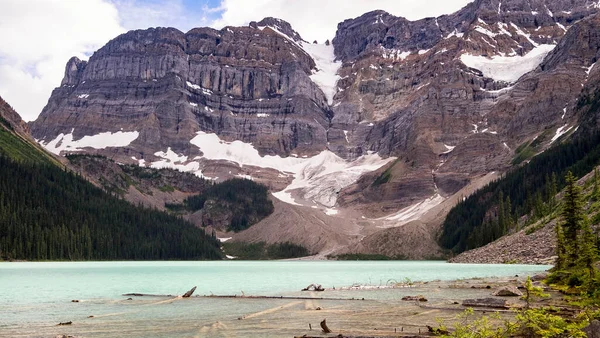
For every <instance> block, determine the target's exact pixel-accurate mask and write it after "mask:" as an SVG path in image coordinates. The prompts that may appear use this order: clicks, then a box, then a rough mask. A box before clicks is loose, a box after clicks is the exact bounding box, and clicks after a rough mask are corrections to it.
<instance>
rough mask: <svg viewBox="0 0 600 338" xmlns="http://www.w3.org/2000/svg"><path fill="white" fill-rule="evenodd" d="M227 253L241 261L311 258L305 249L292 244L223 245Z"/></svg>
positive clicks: (228, 243)
mask: <svg viewBox="0 0 600 338" xmlns="http://www.w3.org/2000/svg"><path fill="white" fill-rule="evenodd" d="M223 249H224V251H225V253H227V254H228V255H230V256H234V257H236V259H240V260H267V259H290V258H299V257H306V256H310V255H311V253H310V252H309V251H308V249H306V248H305V247H303V246H301V245H297V244H293V243H290V242H284V243H275V244H269V245H268V244H266V243H265V242H258V243H243V242H226V243H223Z"/></svg>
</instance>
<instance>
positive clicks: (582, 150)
mask: <svg viewBox="0 0 600 338" xmlns="http://www.w3.org/2000/svg"><path fill="white" fill-rule="evenodd" d="M598 163H600V134H599V133H594V134H590V135H586V137H577V138H575V139H574V140H572V141H570V142H568V143H562V144H557V145H556V146H554V147H552V148H551V149H548V150H547V151H545V152H543V153H541V154H539V155H537V156H535V157H534V158H533V159H532V160H531V161H530V162H529V163H528V164H526V165H524V166H522V167H520V168H517V169H515V170H513V171H511V172H509V173H507V174H506V175H505V176H504V177H502V178H500V179H499V180H496V181H494V182H491V183H490V184H488V185H487V186H485V187H484V188H482V189H480V190H478V191H477V192H476V193H474V194H473V195H471V196H470V197H469V198H467V199H465V200H464V201H461V202H460V203H459V204H458V205H456V206H455V207H454V208H453V209H452V210H450V212H449V213H448V216H447V217H446V220H445V221H444V224H443V229H442V234H441V236H440V245H441V246H442V247H444V248H446V249H449V250H452V251H453V252H454V253H460V252H463V251H465V250H469V249H473V248H477V247H480V246H483V245H485V244H487V243H490V242H492V241H494V240H496V239H498V238H500V237H501V236H503V235H505V234H507V233H509V232H510V231H512V230H514V229H515V228H516V227H518V226H519V222H517V221H518V219H519V218H520V217H521V216H523V215H528V222H529V223H531V222H533V221H535V220H536V219H537V218H539V217H541V216H542V215H543V214H545V213H546V212H547V211H548V209H554V208H556V201H554V196H555V195H556V193H557V191H560V190H562V188H563V187H565V179H564V177H565V176H566V173H567V172H569V171H571V172H572V173H573V174H574V175H575V176H576V177H582V176H584V175H586V174H587V173H589V172H590V171H592V170H593V169H594V167H595V166H596V165H598Z"/></svg>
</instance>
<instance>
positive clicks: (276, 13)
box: [213, 0, 472, 42]
mask: <svg viewBox="0 0 600 338" xmlns="http://www.w3.org/2000/svg"><path fill="white" fill-rule="evenodd" d="M470 2H472V0H429V1H423V0H368V1H367V0H325V1H324V0H302V1H298V0H253V1H248V0H223V1H222V2H221V6H220V8H222V10H223V12H222V16H221V19H219V20H216V21H215V22H214V23H213V27H215V28H222V27H224V26H228V25H231V26H239V25H246V24H248V23H249V22H250V21H259V20H261V19H262V18H264V17H267V16H273V17H276V18H280V19H283V20H286V21H288V22H289V23H290V24H291V25H292V27H294V29H295V30H296V31H297V32H298V33H300V35H301V36H302V38H303V39H305V40H307V41H313V40H318V41H319V42H323V41H325V40H326V39H333V37H334V36H335V31H336V28H337V24H338V23H339V22H342V21H344V20H346V19H350V18H355V17H358V16H360V15H362V14H364V13H366V12H370V11H373V10H376V9H382V10H385V11H387V12H388V13H390V14H393V15H396V16H403V17H405V18H407V19H409V20H416V19H422V18H424V17H430V16H439V15H442V14H449V13H452V12H455V11H457V10H459V9H460V8H462V7H464V6H465V5H466V4H468V3H470Z"/></svg>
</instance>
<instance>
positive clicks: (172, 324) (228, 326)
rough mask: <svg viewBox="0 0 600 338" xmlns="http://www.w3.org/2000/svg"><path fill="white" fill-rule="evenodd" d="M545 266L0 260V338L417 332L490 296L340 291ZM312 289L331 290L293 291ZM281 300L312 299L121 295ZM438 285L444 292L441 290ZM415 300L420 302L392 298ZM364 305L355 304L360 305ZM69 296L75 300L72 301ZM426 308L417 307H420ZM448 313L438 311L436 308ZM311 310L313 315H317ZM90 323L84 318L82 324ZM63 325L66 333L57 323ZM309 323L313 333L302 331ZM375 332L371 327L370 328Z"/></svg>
mask: <svg viewBox="0 0 600 338" xmlns="http://www.w3.org/2000/svg"><path fill="white" fill-rule="evenodd" d="M546 268H547V267H540V266H519V265H506V266H504V265H502V266H499V265H455V264H452V265H450V264H446V263H442V262H145V263H137V262H136V263H133V262H102V263H1V264H0V290H2V291H0V336H7V337H19V336H55V335H57V334H70V335H75V336H83V337H90V336H93V337H100V336H102V337H115V336H119V337H147V336H163V337H261V336H265V337H293V336H295V335H296V336H302V335H303V334H318V333H319V332H320V330H319V329H318V328H319V322H320V321H321V320H323V319H324V318H327V323H328V325H329V327H330V328H331V329H332V330H333V331H334V332H335V333H336V334H337V333H344V332H345V333H352V334H355V335H356V334H371V335H372V334H375V333H379V334H385V333H388V334H390V333H393V332H394V329H395V330H398V331H399V330H401V329H403V330H404V332H405V333H406V332H414V333H417V332H418V330H419V329H424V327H425V325H435V317H451V316H453V315H454V314H455V312H456V311H458V310H459V309H460V307H459V306H457V305H454V304H453V302H454V301H455V300H460V299H464V298H469V297H474V296H477V297H478V296H483V297H485V296H488V295H489V290H485V289H484V290H480V289H450V288H447V287H444V285H443V284H440V285H441V286H442V287H436V286H433V285H429V286H426V287H419V288H400V289H382V290H377V291H373V290H340V287H341V286H349V285H352V284H354V283H359V284H372V285H385V284H386V283H387V281H389V280H397V281H403V280H404V279H405V278H409V279H411V280H434V279H445V280H449V279H459V278H470V277H484V276H511V275H515V274H521V275H523V274H526V273H529V274H532V273H535V272H538V271H542V270H544V269H546ZM313 282H317V283H319V284H322V285H323V286H324V287H326V288H332V287H333V286H337V288H338V289H337V290H335V291H333V290H326V291H324V292H299V291H298V290H300V289H301V288H303V287H305V286H307V285H308V284H310V283H313ZM194 285H196V286H198V289H197V291H196V294H198V295H210V294H220V295H222V294H236V295H241V294H242V291H243V292H244V294H245V295H278V296H279V295H281V296H290V297H311V296H312V297H324V298H336V299H339V300H320V299H309V300H299V299H250V298H241V297H237V298H215V297H212V298H211V297H197V298H196V297H192V298H189V299H181V298H170V297H132V298H133V299H132V300H127V298H128V297H124V296H122V294H123V293H128V292H141V293H152V294H182V293H184V292H185V291H187V290H188V289H189V288H191V287H192V286H194ZM446 286H447V285H446ZM415 294H423V295H425V296H426V297H427V298H428V299H429V302H427V304H425V305H424V304H420V305H417V304H415V303H412V302H403V301H401V300H400V298H402V297H403V296H406V295H415ZM363 298H364V300H363ZM73 299H77V300H79V302H77V303H74V302H71V300H73ZM424 306H425V307H424ZM452 307H455V308H457V310H456V311H453V310H445V311H442V310H439V309H438V308H452ZM318 309H320V310H318ZM90 316H93V317H90ZM67 321H72V322H73V324H72V325H70V326H56V324H58V323H59V322H67ZM309 324H310V325H311V326H312V328H313V331H312V332H311V331H309ZM375 329H376V330H375Z"/></svg>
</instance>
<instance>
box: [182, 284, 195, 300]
mask: <svg viewBox="0 0 600 338" xmlns="http://www.w3.org/2000/svg"><path fill="white" fill-rule="evenodd" d="M194 291H196V287H195V286H194V287H193V288H192V289H191V290H190V291H188V292H186V293H184V294H183V296H181V297H183V298H189V297H190V296H191V295H192V294H193V293H194Z"/></svg>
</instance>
